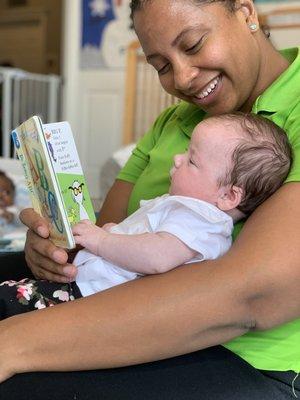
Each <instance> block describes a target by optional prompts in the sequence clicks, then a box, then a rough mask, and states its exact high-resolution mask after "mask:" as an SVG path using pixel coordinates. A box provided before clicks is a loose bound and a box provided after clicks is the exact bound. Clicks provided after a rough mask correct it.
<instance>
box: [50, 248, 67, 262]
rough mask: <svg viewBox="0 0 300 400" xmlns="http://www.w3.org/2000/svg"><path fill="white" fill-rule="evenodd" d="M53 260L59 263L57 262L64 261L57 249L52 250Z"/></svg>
mask: <svg viewBox="0 0 300 400" xmlns="http://www.w3.org/2000/svg"><path fill="white" fill-rule="evenodd" d="M53 260H54V261H55V262H57V263H59V264H60V263H62V262H64V260H63V254H62V252H61V251H59V250H56V251H54V253H53Z"/></svg>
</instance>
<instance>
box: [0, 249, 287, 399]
mask: <svg viewBox="0 0 300 400" xmlns="http://www.w3.org/2000/svg"><path fill="white" fill-rule="evenodd" d="M5 259H6V262H5ZM24 277H32V274H31V272H30V270H29V269H28V268H27V266H26V263H25V258H24V254H23V253H17V254H14V255H10V256H9V257H4V258H1V267H0V282H2V281H4V280H7V279H15V280H18V279H21V278H24ZM33 329H34V328H33ZM91 350H92V349H91ZM286 393H289V392H287V391H286ZM28 398H30V399H31V400H40V399H41V398H42V399H43V400H48V399H49V400H50V399H51V400H53V399H56V400H67V399H76V400H86V399H89V400H94V399H95V400H98V399H99V398H101V399H103V400H110V399H111V400H116V399H118V400H127V399H128V400H141V399H143V400H154V399H155V400H156V399H158V398H159V399H162V400H164V399H166V400H169V399H170V400H185V399H188V400H194V399H195V400H196V399H197V400H199V399H201V400H212V399H213V400H227V399H228V400H229V399H230V400H240V399H243V400H261V399H264V400H267V399H270V400H271V399H272V400H284V399H289V398H293V397H292V396H291V397H289V395H288V394H286V395H285V394H284V391H282V390H281V388H280V387H278V385H274V384H273V383H272V379H269V378H268V377H266V376H264V375H263V374H261V373H260V372H259V371H257V370H255V369H254V368H252V367H251V366H250V365H249V364H247V363H246V362H244V361H243V360H242V359H240V358H239V357H237V356H236V355H234V354H233V353H231V352H230V351H228V350H227V349H225V348H223V347H222V346H216V347H212V348H209V349H205V350H202V351H198V352H195V353H192V354H187V355H183V356H179V357H174V358H171V359H168V360H163V361H157V362H153V363H148V364H142V365H137V366H133V367H124V368H118V369H109V370H95V371H82V372H51V373H49V372H41V373H27V374H20V375H16V376H14V377H13V378H11V379H9V380H8V381H6V382H4V383H3V384H1V385H0V399H10V400H14V399H16V400H22V399H24V400H25V399H26V400H27V399H28Z"/></svg>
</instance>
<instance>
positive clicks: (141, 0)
mask: <svg viewBox="0 0 300 400" xmlns="http://www.w3.org/2000/svg"><path fill="white" fill-rule="evenodd" d="M151 1H153V0H131V2H130V11H131V13H130V16H131V19H132V20H133V15H134V13H135V12H136V11H138V10H141V9H142V8H143V7H144V6H145V5H146V4H147V3H150V2H151ZM189 1H190V2H191V3H195V4H199V3H203V4H205V3H207V4H209V3H224V4H225V6H226V7H227V8H228V10H229V11H231V12H233V11H235V10H236V0H189Z"/></svg>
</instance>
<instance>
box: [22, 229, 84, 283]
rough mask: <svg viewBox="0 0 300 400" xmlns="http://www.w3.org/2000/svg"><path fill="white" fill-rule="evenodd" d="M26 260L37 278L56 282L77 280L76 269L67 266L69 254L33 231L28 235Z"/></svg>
mask: <svg viewBox="0 0 300 400" xmlns="http://www.w3.org/2000/svg"><path fill="white" fill-rule="evenodd" d="M25 258H26V262H27V264H28V266H29V268H30V269H31V271H32V273H33V275H34V276H35V277H36V278H39V279H48V280H53V281H56V282H69V281H70V280H73V278H75V275H76V267H75V266H72V265H69V266H68V265H66V263H67V261H68V254H67V252H66V251H65V250H63V249H60V248H58V247H56V246H55V245H54V244H53V243H51V241H50V240H49V239H43V238H41V237H40V236H38V235H37V234H36V233H35V232H33V231H31V230H29V231H28V233H27V240H26V244H25Z"/></svg>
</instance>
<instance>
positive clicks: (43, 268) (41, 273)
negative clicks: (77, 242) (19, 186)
mask: <svg viewBox="0 0 300 400" xmlns="http://www.w3.org/2000/svg"><path fill="white" fill-rule="evenodd" d="M132 188H133V185H132V184H131V183H127V182H123V181H116V182H115V183H114V185H113V186H112V188H111V190H110V192H109V194H108V196H107V198H106V200H105V202H104V204H103V207H102V210H101V212H100V217H99V219H98V221H97V223H98V224H99V225H102V224H104V223H105V222H120V221H121V220H122V219H124V218H125V217H126V211H127V205H128V200H129V196H130V193H131V191H132ZM20 219H21V221H22V222H23V224H25V225H26V226H28V228H29V230H28V233H27V239H26V244H25V255H26V262H27V265H28V266H29V268H30V269H31V271H32V273H33V275H34V276H35V277H36V278H39V279H48V280H51V281H55V282H69V281H70V280H73V279H74V278H75V276H76V272H77V270H76V267H75V266H74V265H72V264H68V263H67V261H68V254H67V252H66V251H65V250H64V249H61V248H58V247H56V246H55V245H54V244H53V243H52V242H51V241H50V240H49V229H48V224H47V222H46V221H45V220H44V219H43V218H42V217H40V216H39V215H38V214H37V213H36V212H35V211H34V210H33V209H32V208H27V209H26V210H23V211H22V212H21V214H20Z"/></svg>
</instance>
